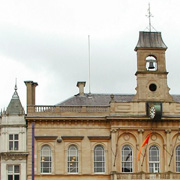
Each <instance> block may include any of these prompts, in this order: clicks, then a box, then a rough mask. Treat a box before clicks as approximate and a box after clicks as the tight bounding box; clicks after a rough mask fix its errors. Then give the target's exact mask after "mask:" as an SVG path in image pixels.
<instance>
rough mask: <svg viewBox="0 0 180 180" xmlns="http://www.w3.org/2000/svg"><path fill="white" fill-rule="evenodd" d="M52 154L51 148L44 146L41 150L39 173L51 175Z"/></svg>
mask: <svg viewBox="0 0 180 180" xmlns="http://www.w3.org/2000/svg"><path fill="white" fill-rule="evenodd" d="M51 170H52V153H51V147H50V146H48V145H45V146H43V147H42V148H41V173H51Z"/></svg>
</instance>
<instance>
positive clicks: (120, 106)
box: [25, 32, 180, 180]
mask: <svg viewBox="0 0 180 180" xmlns="http://www.w3.org/2000/svg"><path fill="white" fill-rule="evenodd" d="M166 49H167V47H166V45H165V44H164V42H163V40H162V38H161V33H159V32H140V36H139V41H138V44H137V46H136V48H135V51H137V72H136V76H137V87H136V91H137V93H136V94H135V95H121V94H114V95H113V94H86V93H84V86H85V82H78V83H77V86H78V87H79V94H77V95H75V96H73V97H71V98H70V99H68V100H66V101H64V102H62V103H59V104H57V105H54V106H46V105H43V106H38V105H36V104H35V88H36V86H37V83H35V82H33V81H26V82H25V84H26V86H27V116H26V120H27V149H28V152H29V156H28V160H27V179H28V180H34V179H36V180H40V179H43V180H49V179H52V180H57V179H62V180H68V179H71V180H81V179H82V180H84V179H87V180H88V179H89V180H90V179H91V180H98V179H102V180H119V179H180V174H179V173H180V136H179V130H180V128H179V127H180V96H177V95H176V96H174V95H170V94H169V87H168V85H167V74H168V73H167V71H166V64H165V51H166ZM148 135H149V136H150V138H149V141H148V142H147V143H146V144H145V146H144V147H142V151H141V154H140V160H138V154H139V152H140V151H139V149H140V148H141V145H142V144H143V142H144V140H145V139H146V138H147V137H148Z"/></svg>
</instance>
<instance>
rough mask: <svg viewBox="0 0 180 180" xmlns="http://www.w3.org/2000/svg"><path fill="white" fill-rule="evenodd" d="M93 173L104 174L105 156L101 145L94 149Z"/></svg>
mask: <svg viewBox="0 0 180 180" xmlns="http://www.w3.org/2000/svg"><path fill="white" fill-rule="evenodd" d="M94 172H95V173H105V155H104V147H103V146H102V145H97V146H96V147H95V148H94Z"/></svg>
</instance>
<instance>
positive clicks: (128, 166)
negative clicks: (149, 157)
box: [121, 145, 133, 172]
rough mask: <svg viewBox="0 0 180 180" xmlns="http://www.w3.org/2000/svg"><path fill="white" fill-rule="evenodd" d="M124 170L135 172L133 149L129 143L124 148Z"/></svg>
mask: <svg viewBox="0 0 180 180" xmlns="http://www.w3.org/2000/svg"><path fill="white" fill-rule="evenodd" d="M121 157H122V172H133V168H132V166H133V157H132V149H131V147H130V146H129V145H125V146H123V148H122V156H121Z"/></svg>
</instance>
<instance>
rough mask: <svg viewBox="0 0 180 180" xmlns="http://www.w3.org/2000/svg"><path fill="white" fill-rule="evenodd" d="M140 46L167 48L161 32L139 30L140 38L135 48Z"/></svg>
mask: <svg viewBox="0 0 180 180" xmlns="http://www.w3.org/2000/svg"><path fill="white" fill-rule="evenodd" d="M138 48H161V49H167V46H166V45H165V43H164V42H163V40H162V36H161V32H144V31H140V32H139V40H138V43H137V45H136V48H135V50H137V49H138Z"/></svg>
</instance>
